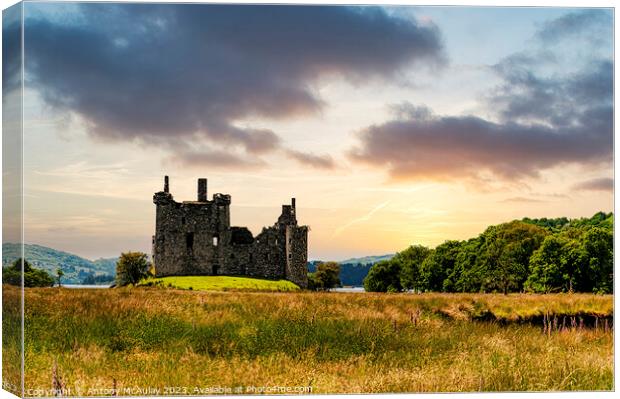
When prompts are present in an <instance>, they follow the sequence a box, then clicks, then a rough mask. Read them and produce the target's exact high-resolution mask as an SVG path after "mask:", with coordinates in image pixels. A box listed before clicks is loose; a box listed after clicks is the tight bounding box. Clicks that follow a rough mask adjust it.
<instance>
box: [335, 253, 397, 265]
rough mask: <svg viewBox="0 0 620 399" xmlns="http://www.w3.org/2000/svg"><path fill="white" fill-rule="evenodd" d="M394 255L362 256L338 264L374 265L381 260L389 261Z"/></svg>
mask: <svg viewBox="0 0 620 399" xmlns="http://www.w3.org/2000/svg"><path fill="white" fill-rule="evenodd" d="M394 255H396V254H387V255H376V256H363V257H361V258H351V259H345V260H343V261H340V262H338V263H340V264H341V265H342V264H347V263H361V264H362V265H374V264H375V263H377V262H381V261H382V260H390V259H392V258H393V257H394Z"/></svg>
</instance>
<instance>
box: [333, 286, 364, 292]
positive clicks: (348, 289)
mask: <svg viewBox="0 0 620 399" xmlns="http://www.w3.org/2000/svg"><path fill="white" fill-rule="evenodd" d="M329 292H366V291H364V287H338V288H332V289H331V290H329Z"/></svg>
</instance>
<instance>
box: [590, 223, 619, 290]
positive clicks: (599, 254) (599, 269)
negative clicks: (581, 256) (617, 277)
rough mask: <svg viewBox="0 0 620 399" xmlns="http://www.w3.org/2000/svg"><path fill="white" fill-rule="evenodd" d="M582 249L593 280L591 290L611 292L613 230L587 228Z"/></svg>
mask: <svg viewBox="0 0 620 399" xmlns="http://www.w3.org/2000/svg"><path fill="white" fill-rule="evenodd" d="M583 249H584V251H585V253H586V254H587V257H588V268H589V272H590V274H591V276H592V277H593V281H594V284H593V287H592V290H593V291H594V292H597V293H601V294H611V293H613V287H614V284H613V279H614V275H613V273H614V254H613V250H614V236H613V231H611V230H609V229H606V228H601V227H593V228H591V229H589V230H588V232H587V233H586V234H585V236H584V238H583Z"/></svg>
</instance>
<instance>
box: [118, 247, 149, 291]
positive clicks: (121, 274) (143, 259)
mask: <svg viewBox="0 0 620 399" xmlns="http://www.w3.org/2000/svg"><path fill="white" fill-rule="evenodd" d="M150 266H151V265H150V263H149V261H148V256H147V255H146V254H145V253H143V252H125V253H122V254H121V256H120V258H119V259H118V262H116V285H118V286H125V285H129V284H137V283H138V282H139V281H140V280H141V279H143V278H145V277H147V276H148V275H149V273H148V270H149V268H150Z"/></svg>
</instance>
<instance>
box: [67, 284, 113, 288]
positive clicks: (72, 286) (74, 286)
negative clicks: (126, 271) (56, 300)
mask: <svg viewBox="0 0 620 399" xmlns="http://www.w3.org/2000/svg"><path fill="white" fill-rule="evenodd" d="M62 286H63V287H64V288H110V286H109V285H94V284H92V285H91V284H63V285H62Z"/></svg>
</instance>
